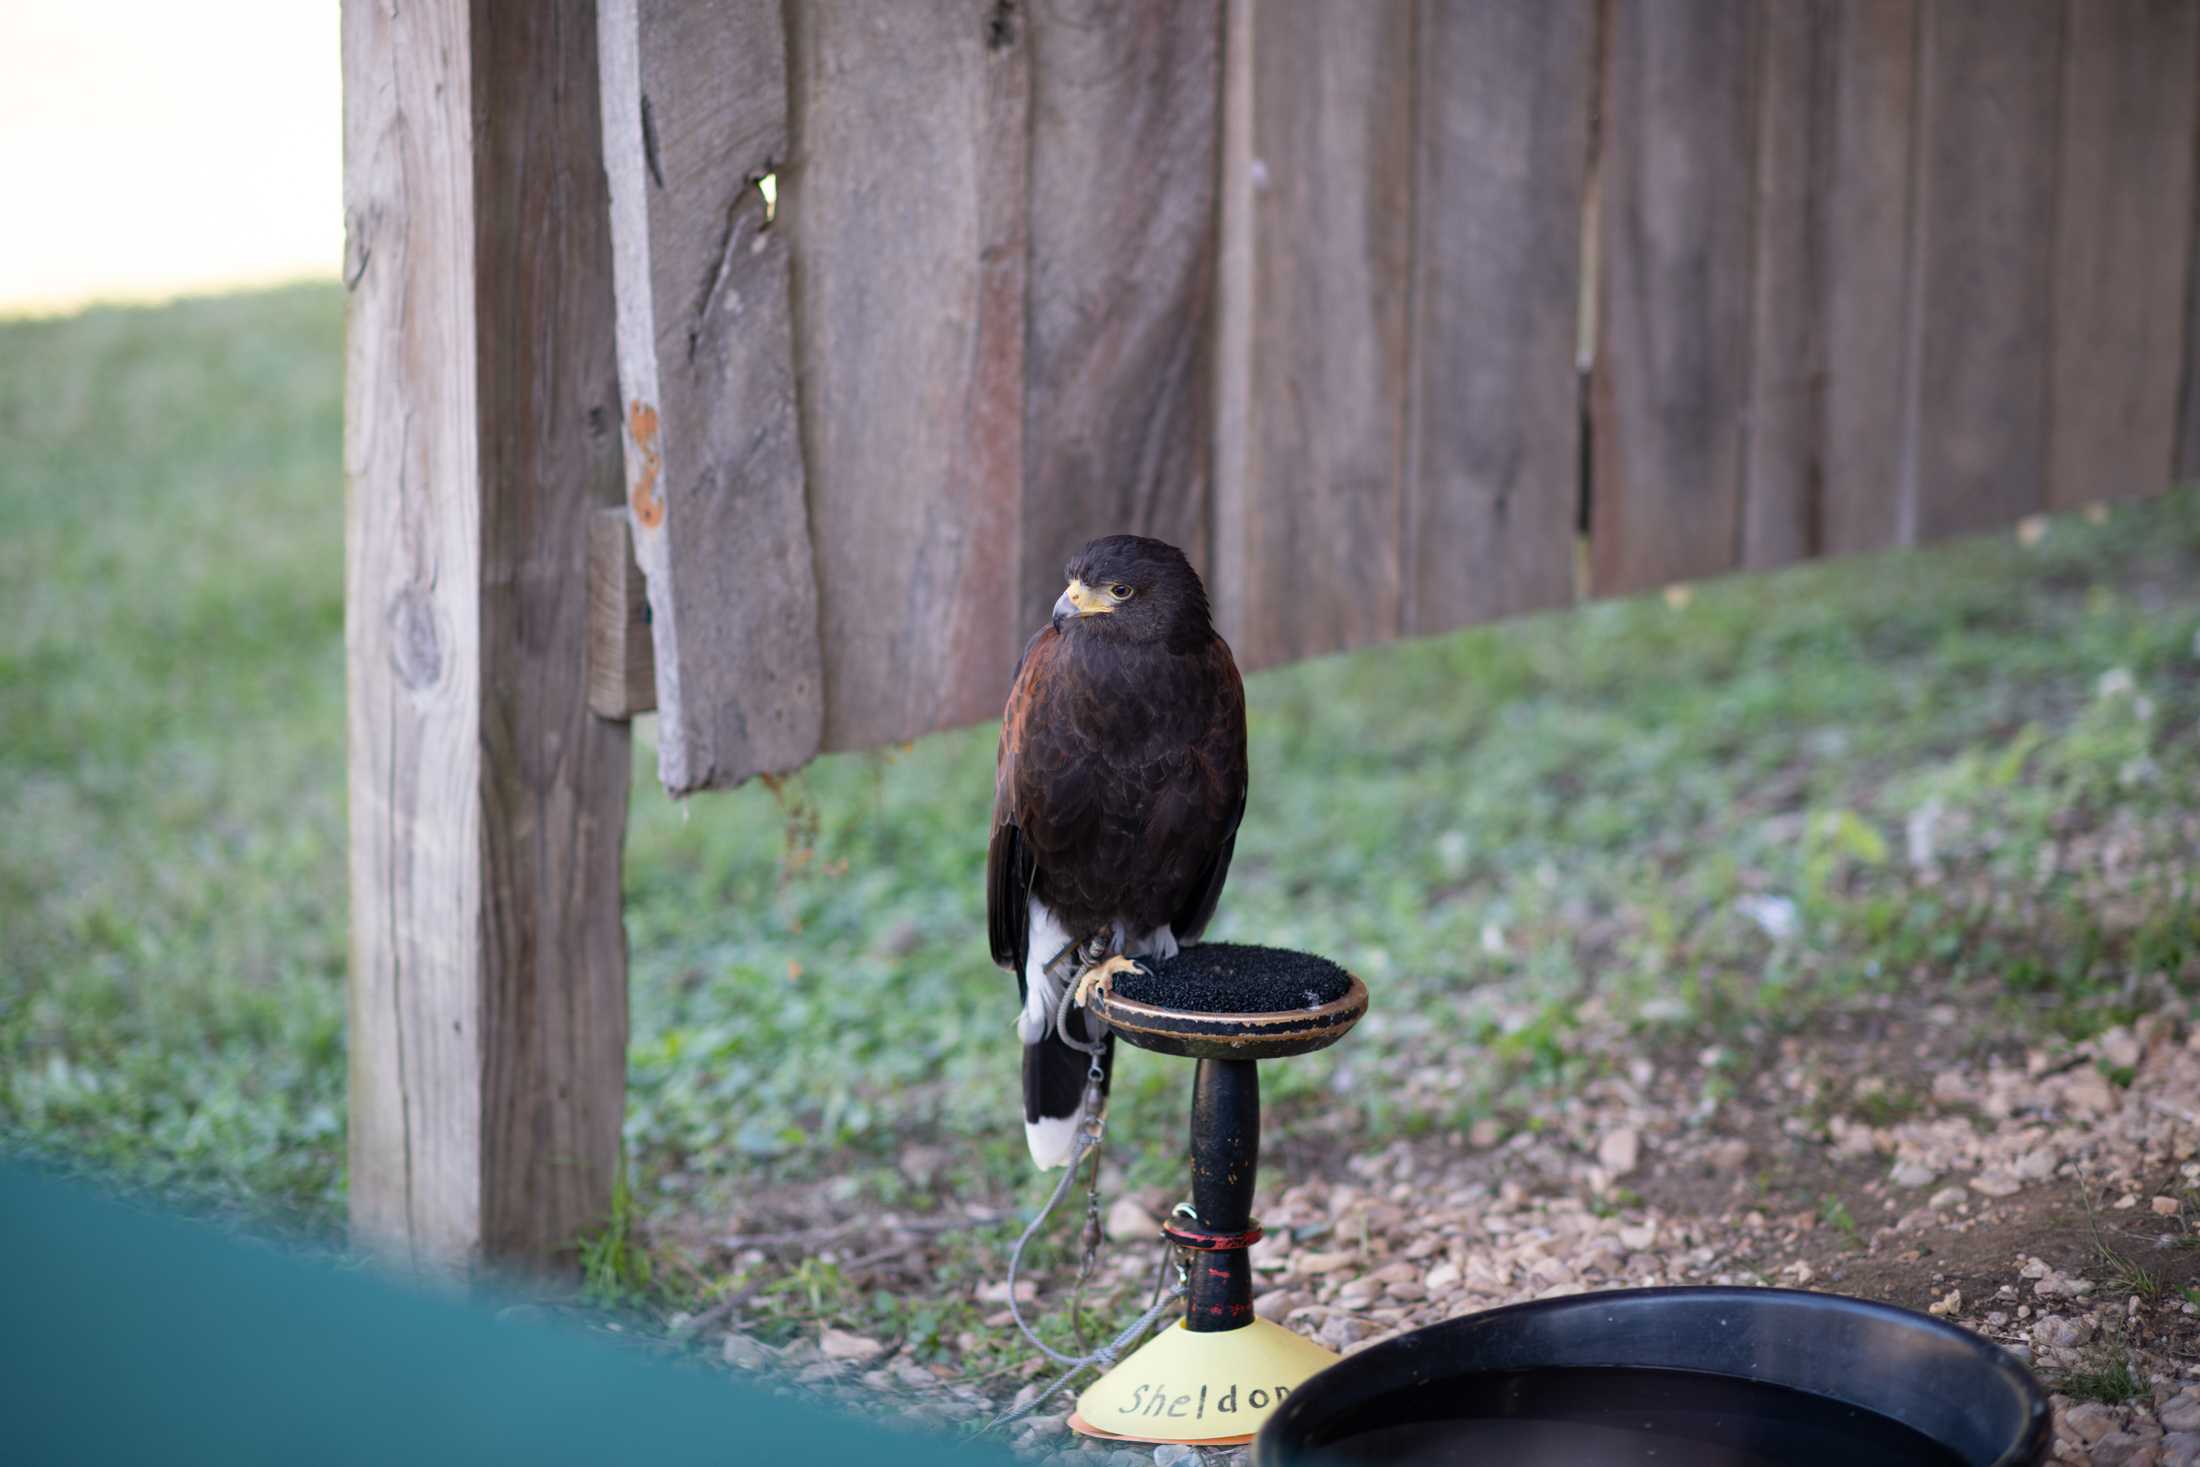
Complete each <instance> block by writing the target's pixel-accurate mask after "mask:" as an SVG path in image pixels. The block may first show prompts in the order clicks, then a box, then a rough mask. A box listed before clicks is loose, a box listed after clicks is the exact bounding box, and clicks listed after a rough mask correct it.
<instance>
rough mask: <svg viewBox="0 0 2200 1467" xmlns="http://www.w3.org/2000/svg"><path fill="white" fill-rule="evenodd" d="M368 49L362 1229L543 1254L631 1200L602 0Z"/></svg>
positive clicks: (358, 966)
mask: <svg viewBox="0 0 2200 1467" xmlns="http://www.w3.org/2000/svg"><path fill="white" fill-rule="evenodd" d="M343 60H344V79H345V86H344V195H345V212H346V219H347V227H348V235H349V242H348V245H347V250H346V263H345V281H346V284H347V286H348V288H349V291H350V297H349V303H348V320H347V328H346V369H347V370H346V387H345V394H346V396H345V445H344V457H345V491H346V492H345V646H346V661H347V675H348V692H349V726H348V737H349V760H350V809H351V984H350V1046H351V1133H350V1148H351V1217H352V1226H353V1230H354V1233H355V1235H356V1237H357V1239H358V1241H359V1242H361V1243H362V1244H364V1245H367V1246H369V1247H372V1248H374V1249H375V1250H376V1251H379V1252H382V1253H384V1254H385V1255H390V1256H395V1257H398V1258H401V1259H404V1260H407V1261H409V1262H411V1263H412V1264H413V1265H415V1266H418V1267H428V1268H433V1269H438V1270H443V1269H453V1268H456V1269H464V1268H466V1267H468V1266H470V1265H472V1264H475V1263H478V1262H485V1261H491V1260H494V1261H497V1262H502V1263H519V1264H528V1263H536V1264H539V1263H542V1262H545V1261H547V1260H549V1259H552V1258H554V1257H555V1256H557V1255H558V1254H560V1253H561V1252H563V1251H564V1250H566V1249H567V1248H569V1247H570V1246H571V1244H572V1242H573V1241H574V1238H575V1236H576V1235H577V1234H578V1233H579V1232H580V1231H581V1230H583V1229H585V1228H587V1227H590V1226H592V1225H595V1224H596V1223H597V1222H599V1221H600V1220H601V1218H602V1217H603V1215H604V1213H605V1211H606V1209H607V1206H608V1203H609V1200H610V1194H611V1183H612V1176H613V1172H614V1169H615V1167H616V1164H617V1158H618V1146H619V1128H620V1122H621V1118H622V1111H623V1105H624V1081H625V1065H626V941H625V934H624V930H623V928H622V926H621V923H620V910H619V902H620V895H619V863H620V854H621V845H622V842H623V838H624V834H625V825H626V798H627V780H628V771H629V757H628V742H627V732H626V726H625V725H624V724H620V723H614V722H609V721H606V720H602V719H598V718H596V717H594V716H593V715H592V714H591V713H590V712H589V710H588V705H587V685H586V674H585V658H584V641H585V636H586V630H587V622H588V616H587V612H588V578H587V560H588V555H587V552H588V531H589V524H590V520H591V516H592V514H593V512H594V511H595V509H596V508H597V507H598V506H600V505H605V504H616V503H617V502H618V501H619V497H620V492H619V491H620V470H619V449H620V439H619V428H620V424H619V412H618V383H617V374H616V367H615V363H614V357H613V346H612V301H611V249H610V237H609V229H608V222H607V218H606V213H605V204H604V184H603V170H602V153H601V142H600V136H599V132H598V124H597V103H596V96H597V68H596V22H595V13H594V7H593V5H591V4H584V3H574V4H569V5H541V6H538V5H535V4H532V3H528V0H472V3H467V0H412V3H408V4H405V5H403V6H398V5H396V4H392V3H389V0H344V6H343Z"/></svg>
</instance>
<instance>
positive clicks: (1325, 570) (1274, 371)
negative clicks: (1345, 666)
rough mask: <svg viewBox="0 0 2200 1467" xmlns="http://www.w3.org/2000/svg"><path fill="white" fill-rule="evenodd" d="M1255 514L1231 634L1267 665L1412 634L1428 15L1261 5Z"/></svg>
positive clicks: (1234, 547) (1223, 550) (1255, 74)
mask: <svg viewBox="0 0 2200 1467" xmlns="http://www.w3.org/2000/svg"><path fill="white" fill-rule="evenodd" d="M1249 40H1250V46H1251V55H1250V61H1249V66H1250V78H1249V84H1250V88H1251V109H1252V110H1251V142H1250V147H1251V150H1252V152H1251V156H1252V158H1253V159H1254V160H1255V161H1254V162H1253V164H1252V166H1251V167H1250V168H1249V169H1248V170H1247V176H1246V177H1245V179H1244V181H1243V186H1244V187H1245V188H1246V189H1247V190H1248V196H1247V197H1241V198H1238V199H1234V200H1232V201H1231V205H1230V206H1231V207H1233V208H1239V209H1244V210H1246V212H1247V214H1248V216H1249V219H1250V232H1251V248H1252V264H1251V280H1250V282H1249V284H1250V291H1251V297H1250V308H1249V322H1248V328H1247V330H1248V337H1249V340H1248V343H1247V349H1248V351H1249V357H1248V372H1249V377H1248V385H1247V393H1248V397H1247V404H1246V418H1245V429H1244V432H1245V436H1244V449H1243V453H1244V467H1243V473H1244V476H1245V478H1244V485H1243V490H1242V493H1243V496H1244V502H1243V513H1242V514H1241V516H1240V517H1239V518H1238V520H1237V522H1236V523H1235V524H1234V525H1233V527H1232V528H1233V530H1234V531H1235V533H1236V535H1237V536H1238V538H1237V539H1235V540H1234V541H1233V542H1231V543H1229V544H1227V545H1219V546H1217V557H1218V559H1220V558H1235V559H1236V560H1237V561H1238V562H1239V565H1238V568H1237V582H1236V589H1237V593H1238V597H1239V604H1238V606H1237V607H1236V609H1235V617H1236V621H1235V625H1234V626H1233V627H1231V628H1230V629H1229V635H1230V636H1231V637H1232V640H1233V646H1234V647H1235V648H1236V650H1237V653H1238V657H1239V660H1240V662H1241V663H1243V664H1245V665H1248V666H1261V665H1265V664H1267V663H1271V662H1278V661H1282V660H1285V659H1287V658H1293V657H1306V656H1311V655H1314V654H1316V653H1321V652H1330V651H1335V650H1336V649H1338V648H1340V647H1352V646H1358V645H1360V644H1362V643H1366V642H1374V641H1380V640H1383V639H1386V638H1389V637H1393V636H1396V635H1397V632H1398V619H1399V606H1400V596H1401V590H1402V587H1403V567H1402V563H1401V553H1400V546H1399V539H1398V537H1399V528H1400V514H1401V499H1400V494H1401V488H1402V480H1403V472H1404V456H1405V438H1404V413H1403V406H1404V402H1405V394H1406V368H1407V319H1406V306H1407V297H1408V291H1409V282H1410V262H1411V257H1412V234H1411V230H1412V211H1411V190H1412V181H1413V148H1412V85H1411V78H1412V75H1413V49H1412V46H1413V35H1412V11H1411V10H1410V9H1409V8H1408V7H1405V6H1397V5H1382V6H1370V7H1355V6H1339V5H1330V4H1326V3H1324V0H1263V3H1262V4H1260V5H1259V6H1258V7H1257V9H1255V10H1254V11H1253V13H1252V15H1251V17H1250V32H1249Z"/></svg>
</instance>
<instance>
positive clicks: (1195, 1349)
mask: <svg viewBox="0 0 2200 1467" xmlns="http://www.w3.org/2000/svg"><path fill="white" fill-rule="evenodd" d="M1337 1359H1338V1356H1337V1355H1336V1353H1335V1352H1334V1351H1330V1350H1325V1349H1323V1348H1322V1347H1321V1346H1320V1345H1317V1344H1315V1343H1314V1342H1313V1341H1312V1340H1309V1339H1304V1338H1301V1337H1300V1336H1298V1335H1295V1334H1293V1333H1291V1331H1289V1330H1287V1329H1285V1328H1284V1327H1283V1326H1282V1325H1280V1324H1276V1323H1274V1322H1273V1321H1271V1320H1266V1319H1256V1320H1254V1321H1253V1322H1252V1323H1251V1324H1248V1325H1245V1326H1244V1327H1242V1328H1240V1329H1233V1330H1223V1331H1221V1332H1219V1333H1208V1332H1205V1331H1199V1332H1195V1331H1192V1330H1188V1329H1186V1328H1185V1327H1184V1326H1183V1324H1182V1323H1181V1322H1179V1323H1178V1324H1176V1325H1174V1326H1172V1327H1170V1328H1168V1329H1165V1330H1163V1331H1162V1332H1161V1333H1160V1334H1157V1335H1155V1336H1154V1337H1153V1338H1152V1339H1150V1340H1148V1341H1147V1342H1146V1343H1145V1344H1143V1345H1141V1346H1139V1347H1138V1349H1137V1350H1136V1351H1135V1352H1133V1353H1132V1355H1131V1357H1130V1358H1129V1359H1128V1360H1125V1361H1124V1362H1123V1363H1122V1364H1120V1365H1118V1366H1116V1367H1115V1369H1113V1370H1111V1371H1109V1372H1108V1373H1107V1374H1106V1375H1103V1376H1101V1377H1100V1379H1098V1380H1096V1381H1094V1382H1093V1383H1092V1384H1091V1385H1089V1386H1087V1387H1086V1388H1085V1392H1084V1394H1083V1395H1081V1396H1079V1397H1078V1398H1077V1411H1076V1414H1075V1415H1073V1416H1071V1417H1070V1419H1069V1424H1070V1425H1071V1426H1072V1427H1073V1428H1075V1429H1076V1430H1078V1431H1080V1432H1083V1433H1084V1434H1085V1435H1086V1436H1100V1437H1120V1438H1123V1439H1124V1440H1127V1441H1135V1442H1183V1443H1185V1444H1187V1445H1189V1444H1191V1443H1195V1442H1206V1443H1211V1444H1219V1443H1224V1442H1243V1441H1250V1440H1252V1437H1253V1434H1254V1433H1255V1432H1257V1431H1259V1430H1260V1426H1261V1423H1262V1422H1264V1421H1266V1420H1267V1419H1268V1418H1269V1416H1270V1415H1271V1414H1273V1413H1274V1411H1275V1409H1276V1407H1277V1406H1279V1405H1281V1404H1282V1403H1283V1400H1284V1398H1285V1397H1286V1396H1288V1395H1290V1394H1291V1392H1293V1391H1295V1390H1297V1389H1298V1387H1299V1383H1300V1382H1302V1381H1304V1380H1305V1379H1306V1378H1307V1377H1308V1376H1310V1375H1313V1374H1315V1373H1316V1372H1317V1371H1320V1370H1323V1369H1325V1368H1327V1367H1328V1366H1330V1365H1332V1364H1334V1363H1335V1362H1336V1361H1337Z"/></svg>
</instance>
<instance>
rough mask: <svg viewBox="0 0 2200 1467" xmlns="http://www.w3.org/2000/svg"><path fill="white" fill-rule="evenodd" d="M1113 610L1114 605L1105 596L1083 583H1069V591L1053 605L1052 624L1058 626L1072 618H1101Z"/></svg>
mask: <svg viewBox="0 0 2200 1467" xmlns="http://www.w3.org/2000/svg"><path fill="white" fill-rule="evenodd" d="M1113 610H1115V603H1114V602H1113V601H1110V600H1109V599H1108V598H1107V596H1106V595H1104V594H1103V593H1101V592H1099V591H1095V590H1093V589H1092V588H1091V587H1090V586H1088V585H1086V584H1085V583H1084V582H1083V581H1071V582H1070V583H1069V589H1068V590H1066V591H1064V592H1063V593H1062V595H1061V598H1060V599H1059V600H1057V601H1056V602H1055V603H1054V624H1055V625H1056V626H1060V625H1061V624H1062V623H1063V622H1065V621H1068V620H1069V619H1070V618H1071V617H1073V616H1102V615H1105V614H1106V613H1108V612H1111V611H1113Z"/></svg>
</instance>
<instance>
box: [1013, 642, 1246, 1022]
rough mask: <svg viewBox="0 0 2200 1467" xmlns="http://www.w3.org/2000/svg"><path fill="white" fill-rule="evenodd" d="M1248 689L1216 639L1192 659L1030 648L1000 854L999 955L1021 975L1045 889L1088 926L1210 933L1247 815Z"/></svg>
mask: <svg viewBox="0 0 2200 1467" xmlns="http://www.w3.org/2000/svg"><path fill="white" fill-rule="evenodd" d="M1245 786H1246V756H1245V694H1244V685H1243V683H1242V681H1241V680H1240V678H1239V677H1238V672H1237V668H1236V665H1235V663H1234V662H1233V661H1232V659H1231V657H1230V650H1229V647H1228V646H1227V645H1226V644H1225V643H1224V642H1223V641H1222V639H1221V638H1219V637H1215V638H1213V639H1212V640H1211V641H1210V642H1208V643H1207V644H1206V645H1205V646H1204V647H1202V648H1200V649H1198V650H1197V651H1196V652H1193V653H1191V654H1189V655H1179V654H1175V653H1168V652H1163V651H1161V650H1159V649H1139V650H1136V651H1128V652H1117V651H1113V650H1110V649H1106V648H1087V649H1085V650H1083V651H1081V652H1077V653H1074V654H1073V653H1072V651H1071V650H1070V649H1069V647H1068V646H1067V645H1066V644H1065V642H1064V640H1063V638H1062V637H1061V635H1060V634H1059V633H1056V632H1054V631H1052V630H1051V629H1050V630H1048V631H1043V632H1041V633H1040V634H1039V635H1038V636H1037V637H1034V638H1033V639H1032V642H1031V645H1030V646H1029V647H1028V648H1026V649H1025V653H1024V658H1023V661H1022V663H1021V664H1020V665H1019V668H1018V672H1017V676H1016V680H1015V684H1014V687H1013V688H1012V690H1011V691H1010V694H1009V699H1008V706H1007V709H1006V711H1005V713H1004V716H1003V720H1002V727H1001V745H1000V756H999V763H998V768H997V774H996V782H995V788H994V809H993V838H992V844H991V846H990V848H989V854H988V872H987V915H988V924H987V925H988V930H989V933H990V935H991V938H992V949H993V958H994V961H995V962H997V963H999V964H1000V965H1001V966H1003V967H1006V968H1010V969H1012V970H1014V971H1015V972H1016V973H1017V974H1018V975H1019V978H1020V977H1021V975H1022V972H1023V966H1024V958H1025V956H1026V952H1027V942H1028V935H1029V934H1028V931H1027V928H1028V926H1029V898H1030V897H1031V896H1032V895H1033V894H1034V893H1036V894H1037V895H1038V896H1039V897H1040V899H1041V900H1042V901H1044V902H1045V903H1046V904H1047V906H1048V907H1049V908H1050V909H1052V910H1053V911H1055V912H1056V913H1058V914H1060V915H1061V916H1062V918H1063V920H1064V922H1065V923H1066V924H1068V925H1069V926H1070V927H1071V928H1072V929H1079V928H1083V927H1085V926H1087V925H1088V924H1089V925H1090V926H1093V927H1097V926H1099V925H1101V924H1105V923H1108V922H1113V921H1121V922H1123V923H1124V924H1125V925H1126V926H1128V927H1131V928H1134V929H1138V930H1146V929H1150V928H1154V927H1159V926H1162V925H1164V924H1165V925H1167V926H1168V927H1169V928H1170V929H1171V931H1172V932H1173V933H1174V934H1175V935H1176V937H1177V939H1178V940H1179V941H1184V942H1189V941H1192V940H1193V939H1195V938H1197V937H1198V936H1199V934H1200V932H1201V931H1202V930H1204V929H1205V927H1206V925H1207V923H1208V922H1209V920H1211V919H1212V917H1213V916H1214V911H1215V905H1216V902H1217V900H1218V899H1219V898H1220V895H1221V891H1222V885H1223V882H1224V881H1225V880H1226V879H1227V877H1228V875H1229V869H1230V858H1231V855H1232V853H1233V851H1234V849H1235V842H1236V835H1237V828H1238V824H1239V822H1240V820H1242V818H1243V817H1244V813H1245Z"/></svg>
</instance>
